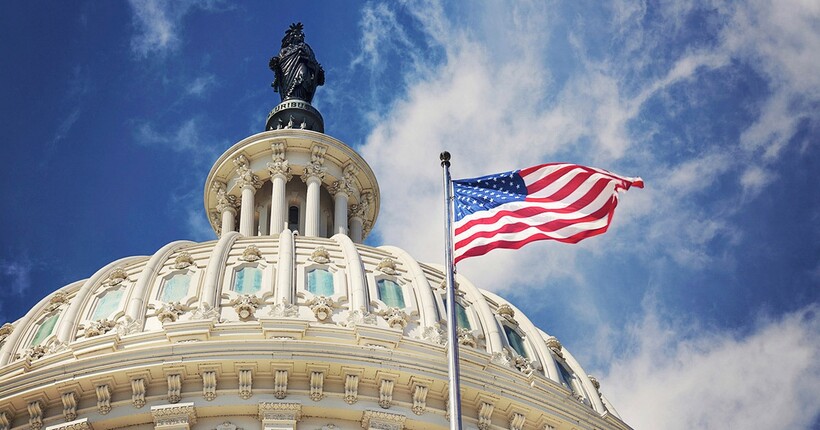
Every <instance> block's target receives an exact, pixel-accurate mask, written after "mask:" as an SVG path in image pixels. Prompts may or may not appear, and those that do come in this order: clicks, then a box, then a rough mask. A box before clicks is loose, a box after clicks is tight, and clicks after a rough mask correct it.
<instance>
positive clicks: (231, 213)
mask: <svg viewBox="0 0 820 430" xmlns="http://www.w3.org/2000/svg"><path fill="white" fill-rule="evenodd" d="M221 212H222V234H225V233H227V232H230V231H234V230H235V229H236V226H235V225H234V218H236V209H234V208H233V206H224V207H222V210H221Z"/></svg>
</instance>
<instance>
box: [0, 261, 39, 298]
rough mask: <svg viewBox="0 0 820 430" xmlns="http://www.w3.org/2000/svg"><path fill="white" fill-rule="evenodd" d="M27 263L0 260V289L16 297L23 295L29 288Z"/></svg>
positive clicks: (29, 270) (28, 265)
mask: <svg viewBox="0 0 820 430" xmlns="http://www.w3.org/2000/svg"><path fill="white" fill-rule="evenodd" d="M32 268H33V265H32V263H31V262H29V261H22V260H17V261H7V260H0V287H2V289H3V290H5V291H11V292H12V293H14V294H16V295H20V294H23V293H24V292H26V291H28V290H29V289H30V288H31V270H32Z"/></svg>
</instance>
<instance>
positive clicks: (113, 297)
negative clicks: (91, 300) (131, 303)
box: [91, 288, 125, 321]
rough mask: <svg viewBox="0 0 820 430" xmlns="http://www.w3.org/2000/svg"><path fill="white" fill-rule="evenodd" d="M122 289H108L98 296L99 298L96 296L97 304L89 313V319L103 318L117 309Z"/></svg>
mask: <svg viewBox="0 0 820 430" xmlns="http://www.w3.org/2000/svg"><path fill="white" fill-rule="evenodd" d="M124 291H125V290H124V289H123V288H119V289H116V290H108V291H106V292H105V293H103V294H102V295H101V296H99V298H97V306H96V307H94V313H92V314H91V320H92V321H98V320H101V319H103V318H108V317H109V316H110V315H111V314H113V313H114V312H116V311H117V310H119V308H120V301H122V294H123V292H124Z"/></svg>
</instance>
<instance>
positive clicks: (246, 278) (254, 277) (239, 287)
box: [233, 267, 262, 294]
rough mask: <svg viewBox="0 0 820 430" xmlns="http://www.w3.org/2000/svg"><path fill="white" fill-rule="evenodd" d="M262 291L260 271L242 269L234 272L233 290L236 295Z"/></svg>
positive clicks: (250, 268)
mask: <svg viewBox="0 0 820 430" xmlns="http://www.w3.org/2000/svg"><path fill="white" fill-rule="evenodd" d="M260 289H262V269H258V268H256V267H243V268H242V269H240V270H237V271H236V279H235V280H234V283H233V290H234V292H236V293H237V294H253V293H256V292H258V291H259V290H260Z"/></svg>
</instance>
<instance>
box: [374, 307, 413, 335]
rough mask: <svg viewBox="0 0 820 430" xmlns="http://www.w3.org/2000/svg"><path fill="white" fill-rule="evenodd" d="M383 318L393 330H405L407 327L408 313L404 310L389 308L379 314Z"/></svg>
mask: <svg viewBox="0 0 820 430" xmlns="http://www.w3.org/2000/svg"><path fill="white" fill-rule="evenodd" d="M379 315H381V317H382V318H384V320H385V321H387V325H389V326H390V327H392V328H395V329H399V330H404V328H405V327H407V313H405V312H404V310H403V309H399V308H388V309H386V310H384V311H381V312H379Z"/></svg>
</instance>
